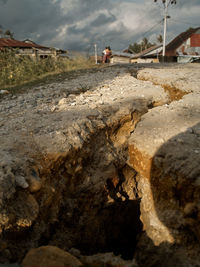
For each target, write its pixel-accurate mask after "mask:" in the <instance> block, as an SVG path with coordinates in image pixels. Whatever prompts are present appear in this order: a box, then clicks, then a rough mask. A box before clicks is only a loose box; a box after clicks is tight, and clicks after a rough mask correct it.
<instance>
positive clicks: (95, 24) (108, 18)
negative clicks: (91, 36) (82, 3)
mask: <svg viewBox="0 0 200 267" xmlns="http://www.w3.org/2000/svg"><path fill="white" fill-rule="evenodd" d="M116 20H117V18H116V17H115V16H113V15H111V16H106V15H105V14H100V15H99V16H98V17H97V18H96V19H95V20H94V21H92V22H91V26H92V27H99V26H100V25H104V24H107V23H111V22H114V21H116Z"/></svg>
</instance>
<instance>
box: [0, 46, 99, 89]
mask: <svg viewBox="0 0 200 267" xmlns="http://www.w3.org/2000/svg"><path fill="white" fill-rule="evenodd" d="M95 67H97V65H95V64H94V62H92V61H91V60H89V59H86V58H84V57H81V56H78V57H76V58H75V59H73V60H71V59H68V58H65V59H53V58H47V59H41V60H35V59H33V58H30V57H28V56H16V52H15V51H1V52H0V88H1V89H7V90H11V91H12V92H15V91H16V90H18V87H19V86H20V87H21V86H22V85H25V87H26V86H31V85H35V84H39V83H46V82H51V81H53V80H54V81H55V79H56V80H58V81H59V80H62V79H63V78H66V77H67V76H68V77H70V76H74V72H76V71H77V70H80V71H81V70H85V69H90V68H95Z"/></svg>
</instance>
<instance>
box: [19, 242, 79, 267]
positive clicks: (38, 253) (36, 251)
mask: <svg viewBox="0 0 200 267" xmlns="http://www.w3.org/2000/svg"><path fill="white" fill-rule="evenodd" d="M47 266H48V267H58V266H59V267H81V266H83V264H82V263H81V262H80V261H79V260H78V259H77V258H75V257H74V256H72V255H71V254H69V253H68V252H66V251H64V250H62V249H59V248H57V247H54V246H43V247H39V248H33V249H31V250H30V251H29V252H28V253H27V254H26V256H25V258H24V260H23V262H22V267H47Z"/></svg>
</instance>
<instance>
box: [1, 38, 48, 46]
mask: <svg viewBox="0 0 200 267" xmlns="http://www.w3.org/2000/svg"><path fill="white" fill-rule="evenodd" d="M2 47H13V48H19V47H21V48H23V47H24V48H26V47H27V48H32V47H35V48H47V47H45V46H41V45H38V44H35V43H25V42H22V41H18V40H14V39H9V38H0V48H2Z"/></svg>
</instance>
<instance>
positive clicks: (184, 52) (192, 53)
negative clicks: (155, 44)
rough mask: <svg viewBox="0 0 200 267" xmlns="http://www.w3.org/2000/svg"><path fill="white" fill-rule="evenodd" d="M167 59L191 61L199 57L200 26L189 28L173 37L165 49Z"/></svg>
mask: <svg viewBox="0 0 200 267" xmlns="http://www.w3.org/2000/svg"><path fill="white" fill-rule="evenodd" d="M165 54H166V58H167V61H177V62H184V63H186V62H193V61H195V60H199V59H200V27H198V28H190V29H188V30H187V31H185V32H182V33H181V34H179V35H178V36H177V37H176V38H174V39H173V40H172V41H171V42H170V43H169V44H168V45H167V46H166V49H165Z"/></svg>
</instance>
